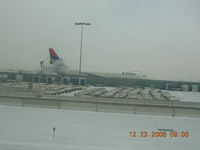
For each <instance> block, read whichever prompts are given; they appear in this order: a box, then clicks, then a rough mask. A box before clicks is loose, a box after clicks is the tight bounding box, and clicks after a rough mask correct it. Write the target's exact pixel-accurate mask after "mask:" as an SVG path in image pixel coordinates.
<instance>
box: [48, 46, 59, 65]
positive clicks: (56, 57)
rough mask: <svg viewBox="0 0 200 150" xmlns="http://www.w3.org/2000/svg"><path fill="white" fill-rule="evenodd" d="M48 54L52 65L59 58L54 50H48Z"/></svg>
mask: <svg viewBox="0 0 200 150" xmlns="http://www.w3.org/2000/svg"><path fill="white" fill-rule="evenodd" d="M49 54H50V64H54V63H55V62H56V61H57V60H59V59H60V57H59V56H58V55H57V53H56V52H55V49H54V48H49Z"/></svg>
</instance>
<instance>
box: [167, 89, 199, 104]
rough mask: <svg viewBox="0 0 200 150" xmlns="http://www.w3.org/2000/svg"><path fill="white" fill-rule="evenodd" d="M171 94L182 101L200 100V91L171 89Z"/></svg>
mask: <svg viewBox="0 0 200 150" xmlns="http://www.w3.org/2000/svg"><path fill="white" fill-rule="evenodd" d="M169 92H170V94H171V95H173V96H175V97H177V98H178V99H180V100H181V101H188V102H200V92H187V91H169Z"/></svg>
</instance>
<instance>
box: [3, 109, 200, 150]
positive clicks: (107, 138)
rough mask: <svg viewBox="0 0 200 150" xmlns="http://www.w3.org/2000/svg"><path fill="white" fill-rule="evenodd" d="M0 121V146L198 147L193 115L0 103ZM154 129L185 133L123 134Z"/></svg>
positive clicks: (29, 149) (86, 149)
mask: <svg viewBox="0 0 200 150" xmlns="http://www.w3.org/2000/svg"><path fill="white" fill-rule="evenodd" d="M0 120H1V122H0V150H66V149H67V150H173V149H176V150H189V149H191V150H195V149H196V150H197V149H199V147H200V142H199V139H200V130H199V125H200V119H198V118H180V117H162V116H143V115H134V114H120V113H100V112H87V111H72V110H55V109H41V108H26V107H14V106H3V105H0ZM53 127H55V128H56V129H55V137H53ZM159 128H167V129H173V130H174V131H178V132H182V131H188V132H189V134H190V136H189V137H184V138H183V137H170V136H169V135H168V136H167V137H157V138H156V137H146V138H144V137H143V138H142V137H130V136H129V132H130V131H135V132H140V131H148V132H149V133H151V132H152V131H157V130H158V129H159ZM167 133H168V131H167Z"/></svg>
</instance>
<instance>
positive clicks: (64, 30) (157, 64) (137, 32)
mask: <svg viewBox="0 0 200 150" xmlns="http://www.w3.org/2000/svg"><path fill="white" fill-rule="evenodd" d="M81 21H85V22H90V23H92V25H91V26H85V28H84V39H83V65H82V70H86V71H94V72H95V71H98V72H119V73H120V72H123V71H135V70H136V71H138V70H140V71H143V72H144V74H146V75H147V76H149V77H151V78H156V79H171V80H189V81H200V69H199V65H200V59H199V57H200V1H199V0H17V1H16V0H0V52H1V55H0V68H8V69H10V68H12V69H39V61H40V60H42V59H44V58H46V57H47V56H48V55H49V54H48V48H50V47H54V48H56V51H57V53H58V55H59V56H61V57H62V58H63V59H64V61H65V62H66V64H67V65H69V66H70V67H71V68H72V69H73V70H78V64H79V50H80V26H75V25H74V23H75V22H81Z"/></svg>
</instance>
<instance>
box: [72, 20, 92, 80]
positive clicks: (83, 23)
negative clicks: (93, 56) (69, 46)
mask: <svg viewBox="0 0 200 150" xmlns="http://www.w3.org/2000/svg"><path fill="white" fill-rule="evenodd" d="M75 25H81V45H80V62H79V76H80V75H81V63H82V49H83V48H82V45H83V26H84V25H91V23H86V22H79V23H75Z"/></svg>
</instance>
